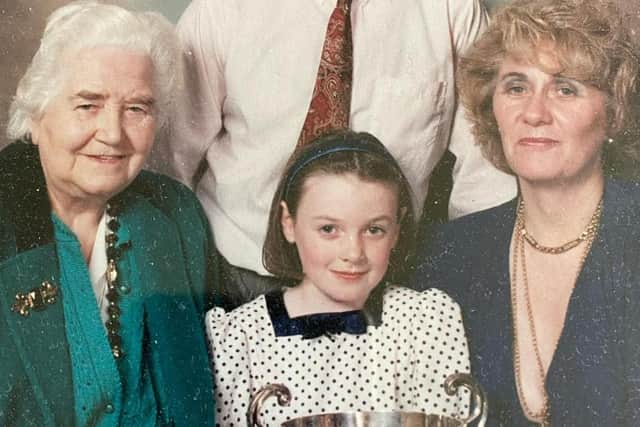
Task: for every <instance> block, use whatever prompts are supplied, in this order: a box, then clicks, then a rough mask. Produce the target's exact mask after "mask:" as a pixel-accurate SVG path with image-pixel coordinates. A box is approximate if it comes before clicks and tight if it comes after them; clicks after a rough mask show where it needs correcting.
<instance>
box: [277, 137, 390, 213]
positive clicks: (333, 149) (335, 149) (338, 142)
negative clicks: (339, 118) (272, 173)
mask: <svg viewBox="0 0 640 427" xmlns="http://www.w3.org/2000/svg"><path fill="white" fill-rule="evenodd" d="M349 151H351V152H362V153H371V154H375V155H377V156H379V157H381V158H383V159H384V160H386V161H388V162H391V163H392V164H393V165H394V166H395V167H396V168H397V169H400V167H399V166H398V163H397V162H396V160H395V159H394V157H393V156H392V155H391V153H389V151H388V150H387V149H386V148H385V146H384V145H382V143H381V142H380V141H378V140H377V139H376V138H375V137H374V136H373V135H371V134H368V133H364V132H363V133H355V132H345V133H344V134H337V135H333V136H330V137H328V138H327V139H321V140H320V141H316V142H311V143H310V145H309V146H307V147H306V148H305V151H303V153H302V154H301V155H300V157H298V159H297V160H296V161H295V163H294V164H293V165H291V167H290V168H289V175H288V176H287V180H286V182H285V185H284V191H283V193H282V199H283V200H287V196H288V194H289V188H290V187H291V185H292V184H293V182H294V181H295V179H296V177H297V176H298V174H299V173H300V171H302V170H303V169H304V168H306V167H307V166H309V165H310V164H311V163H313V162H315V161H316V160H318V159H321V158H323V157H325V156H328V155H330V154H333V153H340V152H349Z"/></svg>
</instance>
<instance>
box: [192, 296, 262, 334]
mask: <svg viewBox="0 0 640 427" xmlns="http://www.w3.org/2000/svg"><path fill="white" fill-rule="evenodd" d="M268 321H269V314H268V312H267V307H266V302H265V297H264V295H260V296H259V297H257V298H256V299H254V300H252V301H249V302H248V303H245V304H243V305H241V306H239V307H237V308H235V309H233V310H231V311H225V310H224V309H223V308H222V307H214V308H212V309H211V310H209V311H208V312H207V314H206V316H205V324H206V327H207V331H214V330H228V329H229V328H236V329H251V328H253V327H255V325H256V324H259V323H265V322H268Z"/></svg>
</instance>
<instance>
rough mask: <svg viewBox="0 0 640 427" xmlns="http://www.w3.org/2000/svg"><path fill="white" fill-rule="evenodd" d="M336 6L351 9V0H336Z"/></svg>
mask: <svg viewBox="0 0 640 427" xmlns="http://www.w3.org/2000/svg"><path fill="white" fill-rule="evenodd" d="M336 7H340V8H342V9H345V10H349V9H351V0H338V3H337V4H336Z"/></svg>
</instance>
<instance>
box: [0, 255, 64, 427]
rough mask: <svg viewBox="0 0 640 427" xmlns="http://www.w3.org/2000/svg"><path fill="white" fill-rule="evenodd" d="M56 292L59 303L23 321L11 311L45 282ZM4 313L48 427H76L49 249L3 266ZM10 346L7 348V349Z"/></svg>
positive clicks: (56, 281)
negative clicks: (67, 426)
mask: <svg viewBox="0 0 640 427" xmlns="http://www.w3.org/2000/svg"><path fill="white" fill-rule="evenodd" d="M45 281H47V282H49V283H50V284H52V285H53V286H55V287H56V289H57V300H56V301H55V302H54V303H53V304H45V305H44V306H43V309H42V310H40V311H34V310H31V311H30V313H29V315H28V316H22V315H20V314H19V313H17V312H14V311H12V310H11V307H12V305H13V304H14V303H15V300H16V295H18V294H21V293H22V294H26V293H28V292H29V291H31V290H32V289H34V288H38V287H40V285H41V284H42V283H43V282H45ZM0 283H1V284H2V286H0V307H1V308H0V309H1V310H2V314H3V316H4V317H5V318H6V322H7V325H8V331H7V332H8V335H9V336H10V337H11V340H12V345H13V346H14V349H15V352H16V353H17V354H18V357H19V358H20V361H21V363H22V366H23V369H24V372H25V374H26V376H27V378H28V381H29V383H30V385H31V389H32V391H33V394H34V396H33V397H34V398H35V400H36V401H37V402H38V405H39V406H40V409H41V411H42V413H43V417H44V423H45V424H47V425H53V424H55V425H72V424H73V422H74V414H75V412H74V401H73V394H72V393H71V394H70V393H69V391H72V390H73V385H72V377H71V362H70V356H69V352H68V344H67V339H66V332H65V327H64V311H63V307H62V298H64V295H62V292H61V288H60V283H59V276H58V265H57V258H56V256H55V248H54V245H52V244H49V245H45V246H41V247H38V248H36V249H33V250H30V251H27V252H23V253H21V254H19V255H17V256H15V257H13V258H11V259H9V260H7V261H5V262H4V263H2V264H1V265H0ZM4 345H8V344H4Z"/></svg>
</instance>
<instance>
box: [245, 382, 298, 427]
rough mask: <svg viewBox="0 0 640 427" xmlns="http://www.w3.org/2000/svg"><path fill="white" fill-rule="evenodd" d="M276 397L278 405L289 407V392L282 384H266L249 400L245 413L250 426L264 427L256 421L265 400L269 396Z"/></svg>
mask: <svg viewBox="0 0 640 427" xmlns="http://www.w3.org/2000/svg"><path fill="white" fill-rule="evenodd" d="M274 395H275V396H277V397H278V405H280V406H289V403H291V392H290V391H289V389H288V388H287V386H285V385H284V384H267V385H265V386H263V387H261V388H260V390H258V391H257V392H256V393H255V394H254V395H253V397H252V398H251V403H249V410H248V411H247V419H248V421H249V425H250V426H258V427H264V425H263V424H262V423H261V422H260V420H259V419H258V418H259V416H260V410H262V405H263V404H264V402H265V400H267V399H268V398H270V397H271V396H274Z"/></svg>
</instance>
